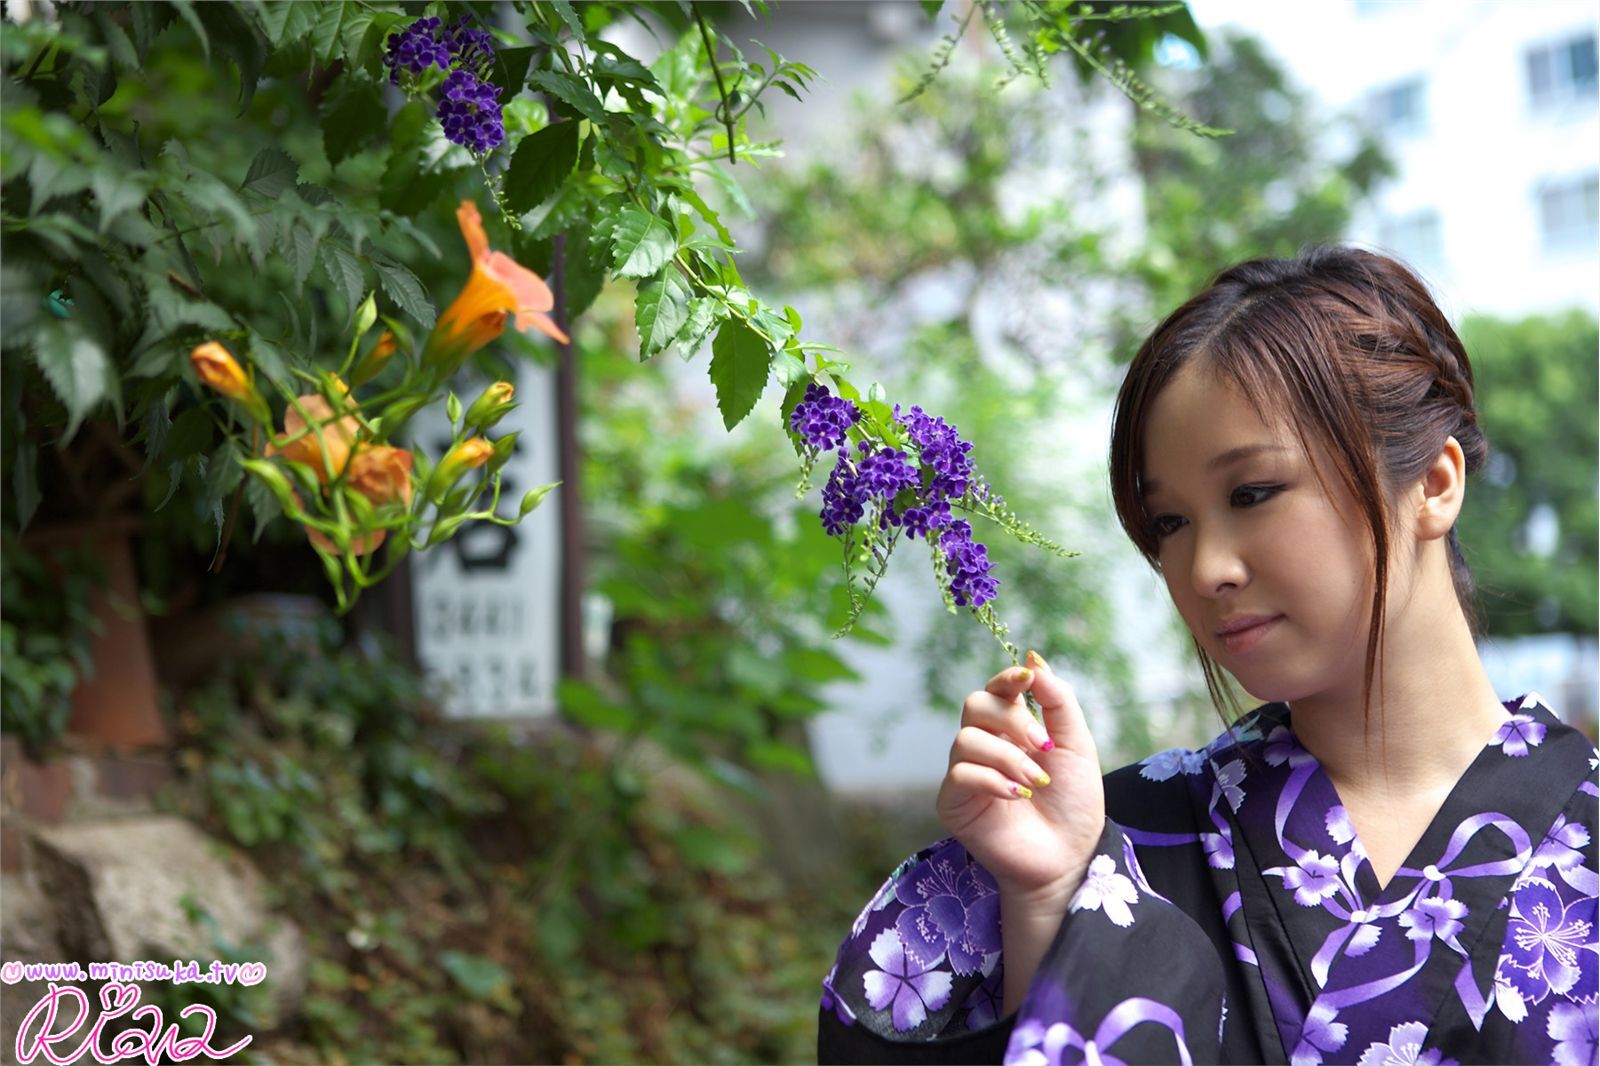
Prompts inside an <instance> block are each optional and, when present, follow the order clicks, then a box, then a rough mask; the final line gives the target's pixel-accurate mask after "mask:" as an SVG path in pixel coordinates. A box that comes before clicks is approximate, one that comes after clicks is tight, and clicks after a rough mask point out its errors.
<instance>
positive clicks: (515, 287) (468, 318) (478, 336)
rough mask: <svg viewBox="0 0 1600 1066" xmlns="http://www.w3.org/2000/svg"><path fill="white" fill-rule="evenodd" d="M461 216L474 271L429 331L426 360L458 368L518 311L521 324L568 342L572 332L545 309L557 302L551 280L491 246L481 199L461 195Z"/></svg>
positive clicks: (460, 221) (430, 362) (500, 330)
mask: <svg viewBox="0 0 1600 1066" xmlns="http://www.w3.org/2000/svg"><path fill="white" fill-rule="evenodd" d="M456 221H457V222H458V223H459V224H460V226H461V236H462V237H463V238H464V239H465V240H466V242H467V251H468V252H469V253H471V255H472V276H471V277H469V278H468V279H467V285H466V288H464V289H462V290H461V294H460V295H459V296H457V297H456V298H455V300H454V301H453V302H452V303H451V304H450V306H449V307H447V308H445V311H444V314H442V315H440V316H439V321H438V323H436V324H435V325H434V327H433V332H432V333H431V334H429V335H428V341H427V344H426V345H425V346H424V347H423V354H422V360H423V362H424V363H429V364H432V365H442V366H445V367H447V368H449V369H451V370H454V369H455V368H456V367H458V366H460V365H461V363H462V361H463V360H465V359H466V358H467V356H469V355H471V354H472V353H473V352H475V351H477V350H478V349H479V348H482V347H483V346H484V345H485V344H488V343H489V342H490V341H492V340H494V339H495V338H497V337H499V336H500V334H501V333H502V332H504V331H505V327H506V319H507V318H508V317H509V316H511V315H513V314H514V315H516V316H517V329H518V330H527V329H538V330H540V331H542V332H544V333H546V334H548V335H549V336H551V337H554V338H555V339H556V340H558V341H560V342H561V343H562V344H566V343H568V339H567V335H566V334H565V333H563V332H562V331H561V328H560V327H559V326H557V325H556V324H555V323H554V322H553V321H551V319H550V316H548V315H546V314H545V313H544V312H546V311H549V310H551V309H552V308H554V307H555V303H556V301H555V295H554V294H553V293H551V291H550V286H548V285H546V284H545V283H544V279H543V278H541V277H540V276H539V275H538V274H535V273H534V272H533V271H531V270H529V269H528V268H527V267H525V266H523V265H522V264H520V263H518V262H517V261H516V260H515V259H512V258H511V257H510V256H509V255H506V254H505V253H504V252H496V251H493V250H492V249H490V247H489V238H488V236H487V235H486V234H485V233H484V231H483V216H482V215H480V214H479V213H478V207H477V205H476V204H474V203H473V202H472V201H471V200H463V201H461V206H460V207H459V208H458V209H457V210H456Z"/></svg>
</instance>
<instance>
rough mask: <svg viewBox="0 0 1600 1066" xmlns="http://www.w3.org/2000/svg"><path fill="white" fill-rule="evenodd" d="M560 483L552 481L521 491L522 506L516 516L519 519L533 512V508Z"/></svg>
mask: <svg viewBox="0 0 1600 1066" xmlns="http://www.w3.org/2000/svg"><path fill="white" fill-rule="evenodd" d="M560 484H561V482H559V481H552V482H551V483H550V484H548V485H540V486H539V487H538V488H536V489H529V490H528V491H527V492H525V493H523V494H522V506H521V507H520V508H518V510H517V518H518V519H519V520H520V519H523V518H527V517H528V516H529V515H530V514H532V513H533V511H534V509H535V508H537V507H538V506H539V505H540V504H541V503H543V502H544V498H545V497H546V496H548V495H550V492H551V490H552V489H554V488H555V487H556V486H558V485H560Z"/></svg>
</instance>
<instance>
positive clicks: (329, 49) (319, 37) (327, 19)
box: [311, 2, 345, 63]
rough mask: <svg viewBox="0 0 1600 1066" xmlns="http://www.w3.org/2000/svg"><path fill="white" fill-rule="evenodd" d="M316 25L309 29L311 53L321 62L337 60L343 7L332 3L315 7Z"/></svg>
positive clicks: (341, 4) (340, 4)
mask: <svg viewBox="0 0 1600 1066" xmlns="http://www.w3.org/2000/svg"><path fill="white" fill-rule="evenodd" d="M317 8H318V12H317V24H316V25H315V26H313V27H312V28H311V51H312V53H313V54H314V55H315V56H316V57H317V58H318V59H320V60H322V62H324V63H330V62H332V61H333V60H335V59H337V58H339V56H338V48H339V26H340V25H341V23H342V22H343V20H344V13H345V5H344V4H343V3H338V2H332V3H328V2H325V3H322V4H318V5H317Z"/></svg>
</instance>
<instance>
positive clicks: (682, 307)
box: [634, 264, 692, 361]
mask: <svg viewBox="0 0 1600 1066" xmlns="http://www.w3.org/2000/svg"><path fill="white" fill-rule="evenodd" d="M691 295H692V293H691V290H690V289H689V283H688V282H687V281H685V280H684V277H683V275H682V274H680V273H679V272H678V268H677V267H675V266H672V265H671V264H668V265H667V268H666V269H665V270H663V271H662V272H661V273H660V274H659V275H657V276H656V277H653V278H651V279H650V280H649V281H647V282H645V283H644V284H643V285H641V286H639V296H638V299H637V300H635V302H634V323H635V325H636V326H637V327H638V329H639V358H640V360H641V361H642V360H645V359H648V358H650V357H651V356H652V355H655V354H656V353H657V352H659V351H660V350H661V349H663V348H665V347H666V346H667V345H669V344H671V343H672V339H673V338H674V337H676V336H677V335H678V331H679V330H680V329H682V328H683V324H684V323H685V322H686V321H687V320H688V318H689V297H690V296H691Z"/></svg>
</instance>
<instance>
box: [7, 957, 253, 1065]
mask: <svg viewBox="0 0 1600 1066" xmlns="http://www.w3.org/2000/svg"><path fill="white" fill-rule="evenodd" d="M253 965H257V966H260V965H261V964H260V963H255V964H253ZM67 999H70V1000H73V1001H74V1002H75V1003H76V1005H77V1009H76V1010H73V1011H70V1012H69V1014H70V1015H72V1016H75V1017H76V1018H77V1020H76V1021H75V1022H73V1023H72V1024H71V1025H70V1026H67V1027H65V1028H63V1029H61V1030H59V1031H58V1030H57V1029H56V1015H57V1013H59V1011H60V1008H61V1003H62V1001H63V1000H67ZM138 1002H139V986H138V985H130V984H124V983H123V982H121V981H107V982H106V983H105V985H104V986H103V987H102V988H101V989H100V1017H99V1018H98V1019H96V1020H95V1022H94V1024H93V1025H92V1026H91V1027H90V1028H89V1031H88V1033H87V1034H85V1036H84V1038H83V1040H82V1041H81V1042H80V1043H79V1044H78V1045H77V1047H76V1048H74V1049H72V1050H71V1051H68V1052H65V1053H58V1052H57V1051H56V1050H55V1048H56V1045H59V1044H64V1043H66V1042H68V1041H70V1040H72V1039H73V1037H75V1036H76V1035H77V1033H78V1030H79V1029H81V1028H83V1026H84V1023H86V1022H88V1021H89V997H88V996H86V995H84V993H83V992H82V991H81V990H80V989H78V988H76V987H74V986H72V985H58V984H56V983H55V982H54V981H52V982H50V991H48V992H46V993H45V994H44V995H43V996H41V997H40V999H39V1002H38V1003H36V1004H34V1007H33V1009H32V1010H30V1011H29V1012H28V1016H27V1017H26V1018H24V1019H22V1024H21V1025H20V1026H18V1027H17V1046H16V1052H17V1061H18V1062H19V1063H22V1066H28V1064H29V1063H31V1062H32V1061H33V1060H34V1059H35V1058H37V1057H38V1056H39V1055H40V1054H41V1053H42V1054H43V1055H44V1057H45V1058H46V1059H47V1060H48V1061H49V1062H51V1063H53V1064H55V1066H65V1064H66V1063H72V1062H77V1061H78V1060H79V1059H81V1058H82V1057H83V1055H84V1053H85V1052H89V1053H90V1054H92V1055H94V1057H95V1061H97V1062H101V1063H105V1064H108V1066H109V1064H111V1063H117V1062H121V1061H123V1060H124V1059H132V1058H142V1059H144V1060H145V1061H146V1062H147V1063H149V1064H150V1066H155V1064H156V1063H157V1062H160V1061H162V1060H163V1059H170V1060H172V1061H173V1062H188V1061H189V1060H190V1059H192V1058H194V1057H196V1056H197V1055H205V1056H206V1057H207V1058H210V1059H225V1058H228V1057H230V1056H233V1055H236V1054H238V1053H239V1052H240V1051H243V1050H244V1049H245V1048H246V1047H247V1046H248V1045H249V1044H250V1041H251V1040H253V1039H255V1038H254V1037H249V1036H247V1037H245V1038H244V1039H243V1040H240V1041H239V1042H238V1043H237V1044H234V1045H233V1046H232V1047H227V1048H223V1049H221V1050H220V1051H219V1050H215V1049H213V1048H212V1047H211V1045H210V1040H211V1036H212V1034H213V1033H214V1032H215V1030H216V1027H217V1015H216V1012H215V1011H213V1010H212V1009H211V1008H210V1007H207V1006H205V1005H204V1004H200V1003H196V1004H193V1005H191V1006H188V1007H185V1008H183V1010H181V1011H179V1012H178V1013H179V1015H180V1016H181V1017H184V1018H187V1017H189V1016H190V1015H191V1014H197V1013H198V1014H200V1015H201V1016H203V1017H204V1018H205V1021H206V1028H205V1032H204V1033H202V1034H201V1035H199V1036H190V1037H179V1036H178V1023H177V1022H173V1023H172V1024H171V1025H169V1026H167V1027H166V1029H165V1031H163V1029H162V1023H163V1022H164V1021H165V1020H166V1019H164V1018H163V1017H162V1016H161V1008H160V1007H157V1006H155V1005H154V1004H151V1003H147V1004H145V1005H144V1006H142V1007H139V1008H138V1009H137V1010H135V1009H134V1006H135V1005H136V1004H137V1003H138ZM130 1012H131V1013H130ZM124 1014H127V1015H129V1017H131V1018H133V1019H135V1020H143V1019H145V1018H150V1019H152V1021H151V1025H150V1028H149V1029H148V1030H146V1029H128V1030H126V1031H124V1032H121V1033H118V1034H117V1035H116V1036H115V1037H113V1038H112V1039H111V1046H110V1048H109V1049H103V1048H102V1047H101V1038H102V1035H103V1033H102V1030H104V1028H105V1025H106V1023H107V1022H109V1021H111V1020H112V1019H113V1018H120V1017H122V1016H123V1015H124ZM41 1018H42V1020H41ZM35 1022H39V1026H38V1031H37V1032H32V1030H33V1028H34V1023H35Z"/></svg>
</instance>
